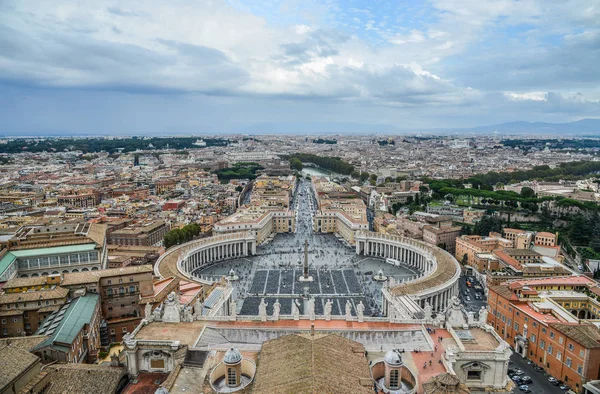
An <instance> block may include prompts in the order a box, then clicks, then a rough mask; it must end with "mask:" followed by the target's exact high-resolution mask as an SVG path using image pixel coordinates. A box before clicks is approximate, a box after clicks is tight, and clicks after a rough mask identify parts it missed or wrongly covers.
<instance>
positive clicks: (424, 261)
mask: <svg viewBox="0 0 600 394" xmlns="http://www.w3.org/2000/svg"><path fill="white" fill-rule="evenodd" d="M433 248H435V247H434V246H430V245H427V244H424V243H423V242H420V241H416V240H414V239H410V238H406V237H399V236H389V235H384V234H377V233H371V232H369V233H367V232H363V233H359V234H357V237H356V253H357V254H359V255H360V254H362V255H365V256H374V257H381V258H390V259H394V260H399V261H401V262H402V263H404V264H406V265H408V266H411V267H415V268H416V269H418V270H419V271H420V273H419V279H416V280H415V281H424V282H427V280H428V279H432V280H431V282H432V285H431V287H429V288H426V289H425V290H418V291H415V292H414V293H411V294H409V295H410V297H411V298H412V299H413V300H414V301H415V302H416V303H417V304H418V305H419V306H420V307H421V308H422V309H425V306H426V305H427V304H429V305H430V306H431V308H432V311H434V312H442V311H444V310H446V308H447V307H448V306H449V305H450V304H451V302H452V298H453V297H455V296H458V291H459V289H458V277H459V276H460V266H459V265H458V262H456V261H455V260H456V259H454V257H452V256H450V255H449V254H447V252H444V251H441V250H440V251H439V253H445V254H446V255H447V256H446V255H444V256H443V257H444V258H443V259H442V261H438V259H436V257H435V256H434V253H433ZM439 253H438V254H439ZM439 264H444V266H443V267H440V266H438V265H439ZM442 270H453V271H454V272H453V274H452V275H450V277H451V278H452V279H451V280H449V281H447V282H446V283H441V284H438V283H437V281H435V280H433V279H434V277H435V276H436V275H437V274H439V272H441V271H442ZM413 282H414V281H413ZM408 283H409V284H410V283H411V282H408ZM398 285H399V286H401V284H398ZM390 286H391V287H392V286H393V284H391V285H390ZM387 307H388V305H387V303H386V302H385V300H384V311H385V310H387Z"/></svg>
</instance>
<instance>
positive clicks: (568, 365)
mask: <svg viewBox="0 0 600 394" xmlns="http://www.w3.org/2000/svg"><path fill="white" fill-rule="evenodd" d="M565 364H567V367H569V368H571V365H573V361H571V359H570V358H569V357H567V359H566V360H565Z"/></svg>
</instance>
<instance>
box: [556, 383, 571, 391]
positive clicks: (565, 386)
mask: <svg viewBox="0 0 600 394" xmlns="http://www.w3.org/2000/svg"><path fill="white" fill-rule="evenodd" d="M558 388H559V389H561V390H571V388H570V387H569V386H567V385H566V384H564V383H563V384H561V385H560V386H558Z"/></svg>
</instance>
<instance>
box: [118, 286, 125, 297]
mask: <svg viewBox="0 0 600 394" xmlns="http://www.w3.org/2000/svg"><path fill="white" fill-rule="evenodd" d="M119 294H121V295H123V294H125V288H124V287H123V286H121V287H119Z"/></svg>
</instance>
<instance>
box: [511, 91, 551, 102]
mask: <svg viewBox="0 0 600 394" xmlns="http://www.w3.org/2000/svg"><path fill="white" fill-rule="evenodd" d="M503 93H504V96H506V97H507V98H509V99H510V100H515V101H519V100H531V101H547V97H546V94H547V93H546V92H524V93H517V92H503Z"/></svg>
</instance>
